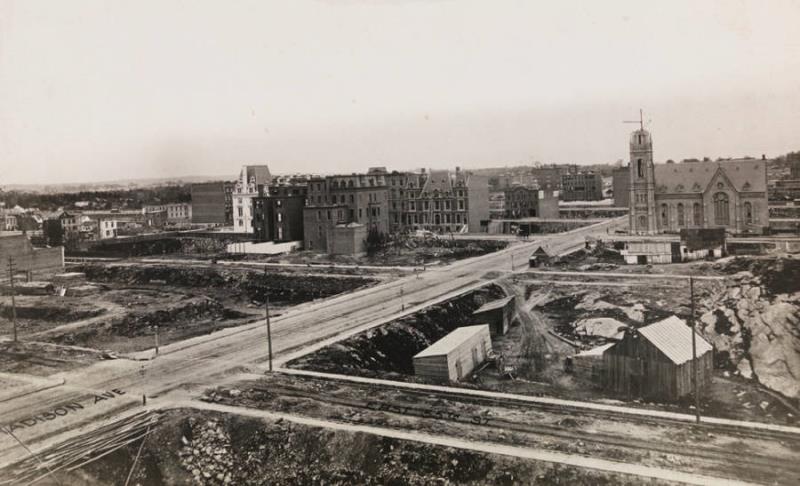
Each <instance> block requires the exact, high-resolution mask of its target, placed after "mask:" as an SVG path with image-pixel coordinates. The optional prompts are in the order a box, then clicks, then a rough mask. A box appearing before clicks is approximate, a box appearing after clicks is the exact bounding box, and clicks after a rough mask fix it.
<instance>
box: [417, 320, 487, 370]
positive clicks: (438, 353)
mask: <svg viewBox="0 0 800 486" xmlns="http://www.w3.org/2000/svg"><path fill="white" fill-rule="evenodd" d="M491 350H492V338H491V335H490V333H489V325H488V324H480V325H477V326H465V327H459V328H458V329H456V330H455V331H453V332H451V333H450V334H448V335H447V336H445V337H443V338H442V339H440V340H438V341H436V342H435V343H433V344H431V345H430V346H429V347H427V348H425V349H424V350H422V351H420V352H419V353H417V354H416V355H415V356H414V374H415V375H416V376H419V377H422V378H428V379H431V380H435V381H458V380H461V379H462V378H463V377H465V376H468V375H469V374H470V373H471V372H472V370H474V369H475V368H476V367H478V366H480V364H481V363H483V362H484V361H485V360H486V357H487V356H488V355H489V352H490V351H491Z"/></svg>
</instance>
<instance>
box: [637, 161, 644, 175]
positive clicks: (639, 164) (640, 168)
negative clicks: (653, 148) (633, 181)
mask: <svg viewBox="0 0 800 486" xmlns="http://www.w3.org/2000/svg"><path fill="white" fill-rule="evenodd" d="M636 172H637V174H638V175H639V177H644V164H643V163H642V159H636Z"/></svg>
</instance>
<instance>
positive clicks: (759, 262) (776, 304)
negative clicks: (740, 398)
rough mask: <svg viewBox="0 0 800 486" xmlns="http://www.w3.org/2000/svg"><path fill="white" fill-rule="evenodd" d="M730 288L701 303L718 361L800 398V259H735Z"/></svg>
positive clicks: (731, 264)
mask: <svg viewBox="0 0 800 486" xmlns="http://www.w3.org/2000/svg"><path fill="white" fill-rule="evenodd" d="M724 270H725V271H727V272H728V273H730V274H732V277H731V279H730V280H729V282H728V284H727V286H726V287H725V288H724V289H722V290H721V291H720V292H718V293H716V294H715V295H713V296H712V297H711V298H710V299H708V300H706V301H701V303H702V304H703V307H702V308H701V309H702V311H703V313H702V317H701V318H700V323H701V326H702V330H703V333H704V335H705V336H707V337H708V338H710V339H711V340H712V341H713V343H714V347H715V350H716V356H717V361H718V364H719V365H720V366H721V367H724V368H727V369H728V370H730V371H734V372H738V373H739V374H741V375H742V376H744V377H745V378H753V379H756V380H758V381H759V382H760V383H761V384H763V385H764V386H766V387H768V388H770V389H772V390H774V391H777V392H779V393H781V394H782V395H784V396H786V397H788V398H790V399H792V400H793V401H794V403H795V405H797V403H798V400H800V261H798V260H794V259H785V258H763V259H752V258H735V259H733V260H731V261H729V262H727V263H726V264H724Z"/></svg>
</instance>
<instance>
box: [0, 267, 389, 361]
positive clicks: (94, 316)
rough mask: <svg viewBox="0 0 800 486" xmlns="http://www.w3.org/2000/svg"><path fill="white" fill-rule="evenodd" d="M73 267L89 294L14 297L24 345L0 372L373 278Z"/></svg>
mask: <svg viewBox="0 0 800 486" xmlns="http://www.w3.org/2000/svg"><path fill="white" fill-rule="evenodd" d="M71 270H73V271H79V272H83V273H85V275H86V278H87V280H88V281H89V284H90V285H93V287H92V288H93V290H92V292H91V293H90V295H84V296H70V293H69V289H67V294H66V296H63V297H62V296H57V295H45V296H24V297H19V298H18V299H17V311H18V312H17V317H18V318H17V329H18V333H19V337H20V340H23V341H26V342H27V343H29V346H28V347H27V348H24V349H19V350H16V351H13V352H12V351H9V352H12V354H13V356H15V359H0V371H9V370H11V369H13V370H15V371H18V372H25V371H26V370H27V369H29V368H30V369H32V370H37V372H41V370H42V369H43V368H47V366H48V364H50V365H51V371H55V370H59V369H62V368H63V367H64V366H68V363H71V364H70V365H69V366H72V365H74V366H81V365H83V364H85V363H86V356H85V355H86V354H87V352H88V353H89V354H91V350H90V349H80V348H92V349H96V350H101V351H104V352H106V356H108V352H113V353H129V352H135V351H142V350H147V349H152V348H153V347H154V346H155V335H156V328H158V329H157V330H158V341H159V345H161V346H163V345H166V344H169V343H172V342H177V341H181V340H184V339H188V338H191V337H194V336H199V335H203V334H208V333H211V332H214V331H217V330H220V329H223V328H226V327H232V326H238V325H241V324H244V323H247V322H249V321H251V320H253V319H256V318H260V317H261V316H262V315H263V307H264V300H265V298H266V296H267V295H268V296H269V299H270V306H271V310H272V315H273V316H278V315H280V314H281V313H282V312H284V311H285V309H287V308H289V307H291V306H294V305H297V304H300V303H303V302H307V301H310V300H314V299H322V298H326V297H330V296H332V295H336V294H339V293H342V292H349V291H353V290H355V289H358V288H362V287H364V286H367V285H371V284H373V283H374V282H376V280H374V279H370V278H364V277H358V276H329V275H319V274H300V273H290V274H286V273H280V272H271V273H267V274H265V273H263V272H262V271H254V270H243V269H235V270H229V269H224V268H216V267H211V268H202V267H200V268H198V267H185V266H180V265H172V266H168V265H161V266H146V265H136V266H134V265H126V264H117V265H113V264H112V265H100V264H88V265H81V266H78V267H75V268H73V269H71ZM81 285H85V284H84V283H81ZM6 301H8V302H6ZM0 304H4V305H2V307H0V316H6V315H9V314H10V309H9V308H8V305H10V299H9V298H4V300H3V301H0ZM5 304H8V305H5ZM0 335H1V336H2V337H3V338H9V339H10V337H11V335H12V325H11V320H10V319H6V318H5V317H0ZM34 342H37V343H49V344H51V345H56V346H49V347H47V348H46V349H48V350H49V352H47V353H46V354H43V355H39V354H37V350H39V349H45V348H41V347H31V346H33V343H34ZM56 358H57V359H56ZM92 358H94V357H92Z"/></svg>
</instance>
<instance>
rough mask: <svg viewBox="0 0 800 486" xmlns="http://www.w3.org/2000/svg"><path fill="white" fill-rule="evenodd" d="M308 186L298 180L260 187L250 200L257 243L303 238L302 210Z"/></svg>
mask: <svg viewBox="0 0 800 486" xmlns="http://www.w3.org/2000/svg"><path fill="white" fill-rule="evenodd" d="M307 191H308V186H307V185H306V183H305V182H304V181H303V182H300V181H292V182H291V183H290V184H282V185H272V186H269V188H265V187H264V186H261V187H260V188H259V195H258V196H257V197H255V198H254V199H253V214H254V221H253V232H254V235H255V237H256V239H257V240H258V241H274V242H284V241H299V240H302V239H303V207H304V206H305V201H306V194H307Z"/></svg>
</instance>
